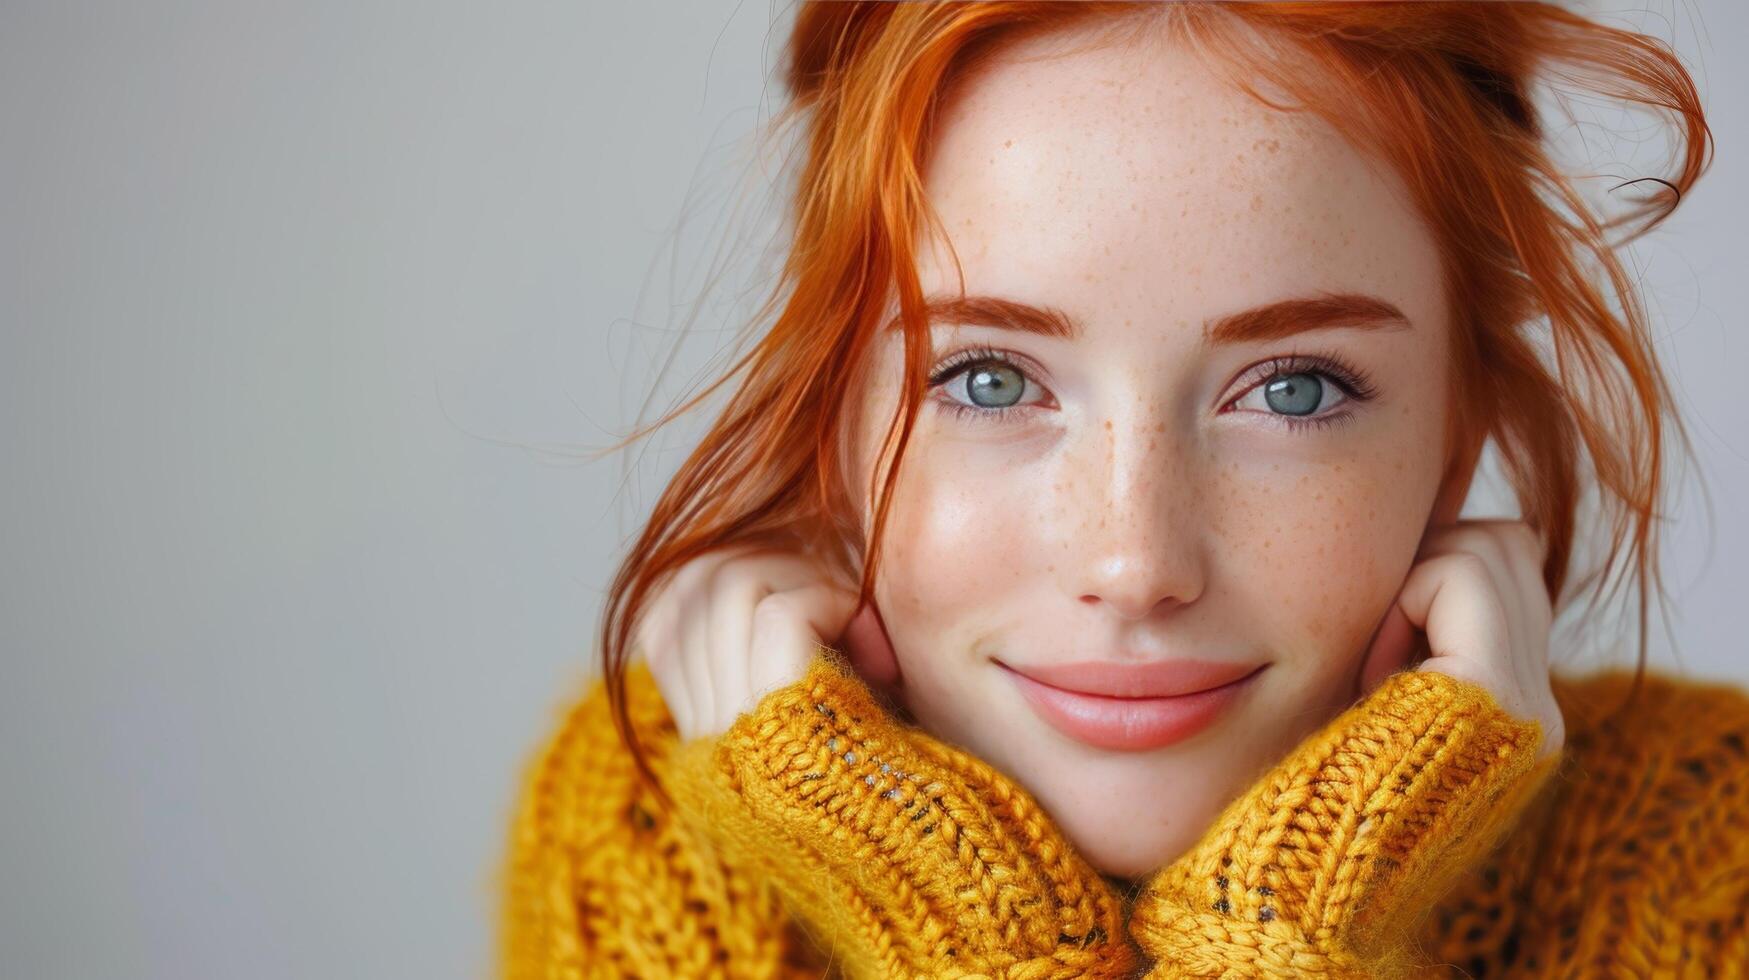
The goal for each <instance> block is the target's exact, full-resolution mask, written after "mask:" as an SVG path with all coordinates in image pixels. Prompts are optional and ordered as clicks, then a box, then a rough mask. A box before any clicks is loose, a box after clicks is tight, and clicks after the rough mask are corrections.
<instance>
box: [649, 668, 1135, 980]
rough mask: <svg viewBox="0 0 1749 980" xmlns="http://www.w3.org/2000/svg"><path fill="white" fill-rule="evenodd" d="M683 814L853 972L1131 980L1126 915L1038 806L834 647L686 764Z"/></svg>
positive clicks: (678, 760)
mask: <svg viewBox="0 0 1749 980" xmlns="http://www.w3.org/2000/svg"><path fill="white" fill-rule="evenodd" d="M669 776H670V781H671V783H672V791H673V793H674V796H675V799H676V802H677V803H679V804H680V812H681V814H682V819H683V820H684V821H685V822H687V823H688V824H689V825H691V826H693V827H694V828H695V829H696V830H697V832H698V833H699V835H700V836H701V837H702V838H705V839H708V840H709V841H710V842H711V843H712V844H713V845H714V846H716V847H717V848H718V849H720V851H721V853H722V854H723V856H724V858H725V859H726V860H727V861H728V862H730V863H732V864H734V865H735V866H737V867H740V868H743V869H746V870H748V871H750V872H753V873H756V874H757V875H758V876H759V877H762V878H767V879H769V880H771V881H773V882H775V883H776V884H777V886H778V888H779V890H780V891H782V892H783V894H784V897H785V899H786V900H787V902H788V904H789V907H790V908H792V909H795V910H797V911H798V912H799V913H801V914H802V915H804V916H805V918H806V920H807V921H808V922H809V924H810V925H812V926H813V927H814V928H816V929H818V930H819V931H820V932H821V933H823V935H824V937H827V938H829V940H830V943H831V945H832V947H833V949H834V950H835V951H836V953H837V955H838V958H839V959H840V960H841V961H842V963H843V967H844V969H845V972H846V973H848V974H849V975H850V976H853V977H962V976H996V975H1000V976H1003V977H1013V978H1016V980H1020V978H1027V980H1047V978H1065V980H1066V978H1071V977H1096V978H1097V977H1109V978H1122V977H1126V976H1129V975H1130V974H1132V973H1133V972H1134V970H1135V966H1136V959H1135V956H1134V953H1133V948H1132V946H1131V945H1130V943H1129V942H1128V941H1127V940H1126V939H1125V938H1124V935H1123V905H1122V902H1121V901H1120V900H1119V899H1118V898H1117V896H1116V895H1115V894H1113V893H1112V891H1111V890H1110V888H1109V887H1108V886H1107V885H1106V884H1105V881H1104V879H1102V878H1101V877H1100V876H1099V873H1098V872H1096V871H1095V870H1093V868H1092V867H1090V866H1089V865H1087V864H1086V863H1085V862H1084V861H1083V860H1082V859H1081V858H1080V857H1079V856H1078V855H1077V854H1076V853H1075V852H1074V851H1073V850H1072V849H1071V848H1070V847H1069V846H1068V843H1067V841H1066V840H1064V839H1063V838H1062V837H1061V835H1060V834H1059V832H1058V831H1057V829H1056V828H1055V827H1054V826H1053V825H1052V823H1051V822H1050V821H1049V820H1048V819H1047V818H1046V817H1045V814H1044V812H1043V811H1042V810H1041V809H1040V808H1039V806H1038V804H1037V803H1035V802H1034V801H1033V800H1032V799H1031V797H1029V796H1028V795H1027V794H1026V793H1024V792H1023V791H1021V790H1020V788H1019V787H1018V786H1017V785H1016V784H1015V783H1013V782H1012V781H1010V780H1007V779H1004V778H1002V777H1001V776H999V775H998V774H997V773H996V772H995V770H994V769H992V768H991V767H990V766H989V765H988V764H986V763H984V762H983V761H981V760H979V759H977V758H976V757H974V756H972V755H970V754H968V753H966V752H964V751H961V750H959V749H955V748H952V747H950V746H948V745H946V744H944V743H942V742H940V741H937V740H936V739H934V738H931V737H930V736H928V735H927V734H925V733H924V732H923V731H922V730H920V729H917V728H915V727H910V726H905V725H901V724H899V723H897V722H896V721H895V720H894V719H893V718H892V716H891V715H889V714H887V713H886V712H885V711H884V710H883V709H882V708H881V706H880V705H879V704H878V703H877V702H876V701H875V699H874V697H873V695H872V694H871V693H870V692H869V690H868V688H867V687H866V686H865V685H864V684H863V683H862V681H861V680H860V679H859V678H857V677H856V675H855V673H854V672H853V671H852V670H851V668H850V667H849V666H848V665H847V664H846V663H845V662H844V661H843V660H842V659H841V658H839V657H838V656H836V655H834V654H832V653H831V652H830V651H826V652H825V655H823V656H820V657H817V658H816V659H815V661H814V664H813V667H812V669H811V670H810V671H809V673H808V676H807V677H806V678H805V679H804V680H803V681H802V682H801V683H799V684H795V685H791V686H790V687H788V688H786V689H783V690H780V691H777V692H775V693H774V694H772V695H771V696H769V697H768V698H767V699H766V700H765V701H763V702H762V703H761V704H760V705H759V707H758V708H757V709H756V710H755V711H752V712H749V713H747V714H744V715H742V716H741V717H740V718H739V719H737V721H736V723H735V724H734V725H733V726H732V727H731V728H730V729H729V731H727V732H726V733H724V734H723V735H722V736H721V737H719V738H715V739H697V740H694V741H692V742H690V743H687V744H686V745H684V746H682V747H681V748H680V749H679V750H678V751H677V753H676V755H675V759H674V762H673V765H672V766H671V767H670V770H669Z"/></svg>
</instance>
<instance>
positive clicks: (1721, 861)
mask: <svg viewBox="0 0 1749 980" xmlns="http://www.w3.org/2000/svg"><path fill="white" fill-rule="evenodd" d="M1554 691H1555V696H1556V699H1557V701H1558V702H1559V703H1560V705H1561V710H1562V715H1563V718H1564V720H1565V723H1566V726H1567V750H1566V757H1565V758H1564V759H1563V762H1562V766H1561V769H1560V775H1559V782H1560V784H1561V787H1560V788H1561V795H1562V800H1561V803H1560V805H1559V806H1558V811H1559V812H1558V816H1557V818H1556V819H1557V821H1558V823H1559V825H1560V827H1561V828H1562V829H1561V830H1560V832H1559V835H1558V836H1559V837H1560V838H1562V839H1564V840H1566V841H1569V842H1571V843H1573V845H1574V846H1575V847H1582V849H1584V850H1586V851H1587V852H1589V856H1590V857H1593V858H1595V857H1597V856H1598V855H1599V854H1602V853H1607V854H1608V855H1609V857H1608V859H1607V861H1608V863H1609V864H1610V865H1611V866H1612V867H1613V868H1614V870H1615V872H1616V873H1618V874H1619V876H1621V877H1622V878H1623V879H1624V881H1625V880H1627V879H1631V878H1636V877H1637V878H1641V879H1645V884H1647V885H1648V886H1652V887H1655V886H1656V883H1657V879H1659V878H1661V877H1668V876H1674V877H1673V878H1670V881H1672V882H1680V883H1681V884H1680V886H1676V885H1672V886H1671V887H1672V888H1676V889H1677V890H1693V889H1696V888H1698V889H1701V890H1703V891H1704V890H1705V889H1706V888H1707V887H1708V884H1707V883H1708V881H1709V880H1714V879H1716V883H1717V884H1718V885H1719V886H1720V887H1725V886H1726V882H1727V881H1728V880H1735V881H1738V882H1741V881H1742V879H1743V877H1744V872H1745V870H1746V869H1749V689H1746V688H1745V687H1744V685H1742V684H1738V683H1733V682H1730V681H1726V680H1722V679H1711V678H1700V677H1688V676H1681V675H1676V674H1670V673H1663V672H1659V671H1652V670H1648V671H1647V672H1646V673H1645V674H1644V675H1643V676H1641V677H1640V679H1639V683H1638V685H1637V689H1636V685H1635V677H1634V671H1633V670H1632V669H1631V668H1610V669H1606V670H1602V671H1599V672H1595V673H1592V674H1589V675H1585V676H1580V677H1574V676H1566V675H1561V674H1557V675H1555V686H1554ZM1666 872H1667V873H1668V875H1666V874H1665V873H1666ZM1733 887H1734V886H1733Z"/></svg>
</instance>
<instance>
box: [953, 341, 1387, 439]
mask: <svg viewBox="0 0 1749 980" xmlns="http://www.w3.org/2000/svg"><path fill="white" fill-rule="evenodd" d="M976 364H1001V365H1003V366H1005V367H1009V368H1012V369H1014V370H1015V371H1016V372H1018V373H1019V374H1021V375H1022V376H1023V377H1025V378H1027V380H1028V381H1030V380H1031V379H1032V375H1031V374H1030V373H1029V372H1028V371H1027V369H1026V367H1025V366H1024V365H1022V364H1021V363H1019V362H1018V361H1016V360H1015V359H1014V358H1013V357H1010V356H1009V355H1007V354H1005V353H1003V352H1001V351H998V350H994V349H992V348H989V347H971V348H966V349H964V350H960V351H956V352H955V353H953V354H950V355H948V357H947V358H946V359H945V360H943V361H942V363H941V364H940V365H939V366H938V367H937V368H936V369H935V370H934V371H933V372H931V373H930V375H929V387H930V389H931V390H933V389H936V388H939V387H941V386H942V385H944V384H946V383H947V382H948V381H951V380H953V379H954V378H956V377H959V376H960V375H961V374H963V373H965V369H966V368H968V367H971V366H973V365H976ZM1245 374H1246V375H1250V376H1252V377H1254V378H1255V381H1254V382H1253V383H1252V384H1250V385H1247V386H1246V387H1245V389H1244V390H1243V391H1241V392H1240V393H1239V394H1238V395H1237V396H1235V397H1234V398H1233V399H1232V400H1231V401H1229V402H1228V403H1227V404H1229V405H1230V404H1232V402H1234V401H1238V400H1239V398H1243V397H1244V396H1245V395H1248V394H1250V393H1251V390H1252V389H1253V388H1255V387H1256V386H1257V385H1259V384H1262V383H1263V382H1265V381H1268V380H1269V379H1271V378H1274V377H1277V376H1278V375H1284V374H1316V375H1321V376H1323V377H1326V378H1329V379H1330V380H1331V381H1333V382H1335V384H1336V387H1337V388H1339V389H1341V391H1342V393H1343V394H1344V395H1346V396H1347V398H1348V399H1349V400H1350V401H1356V402H1365V401H1370V400H1372V398H1373V397H1374V396H1375V395H1377V394H1378V389H1377V388H1376V386H1374V385H1373V383H1372V379H1371V378H1370V377H1369V376H1368V375H1367V373H1366V372H1365V371H1362V370H1360V369H1359V368H1355V367H1352V366H1350V365H1349V364H1348V363H1347V362H1345V361H1343V360H1342V358H1340V357H1338V356H1337V355H1336V354H1335V353H1333V352H1328V351H1325V352H1313V353H1304V354H1301V353H1295V354H1283V355H1279V356H1276V357H1272V358H1270V359H1269V360H1267V361H1263V362H1261V363H1259V364H1257V365H1255V366H1254V367H1251V368H1248V369H1246V371H1245ZM943 407H945V408H947V409H949V410H951V411H952V412H953V413H954V416H955V417H956V418H967V419H972V420H974V421H978V422H988V423H991V424H997V423H1001V422H1005V421H1007V420H1008V418H1009V416H1010V415H1012V414H1013V413H1015V412H1017V411H1019V410H1020V408H1022V407H1031V406H1014V405H1009V406H1003V407H1000V408H978V407H977V406H974V405H967V404H964V403H963V402H959V401H955V400H952V399H949V400H948V401H947V402H946V403H945V404H944V405H943ZM1276 418H1279V419H1281V420H1282V422H1283V424H1285V425H1286V426H1287V427H1288V429H1289V430H1290V431H1295V432H1300V431H1305V430H1309V429H1314V428H1316V429H1325V428H1329V427H1330V426H1333V425H1339V424H1345V423H1347V422H1350V421H1353V418H1354V413H1353V412H1352V411H1336V412H1331V413H1329V414H1327V415H1318V416H1302V415H1282V414H1276Z"/></svg>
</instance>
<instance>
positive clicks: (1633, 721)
mask: <svg viewBox="0 0 1749 980" xmlns="http://www.w3.org/2000/svg"><path fill="white" fill-rule="evenodd" d="M1552 680H1553V689H1554V694H1555V699H1556V701H1557V702H1559V704H1560V706H1561V713H1562V717H1563V718H1564V720H1565V722H1566V726H1567V745H1568V748H1569V749H1570V750H1571V752H1572V754H1574V755H1575V756H1578V757H1581V758H1584V759H1586V760H1588V761H1590V762H1592V763H1600V762H1602V761H1603V758H1602V757H1604V756H1608V757H1611V758H1617V759H1624V757H1625V758H1631V759H1633V760H1635V761H1636V763H1637V764H1638V765H1639V766H1647V765H1651V766H1654V767H1655V768H1656V769H1657V771H1659V772H1662V771H1663V770H1664V768H1666V767H1664V766H1660V765H1658V764H1659V763H1664V762H1668V763H1669V765H1668V767H1667V768H1668V769H1669V770H1670V771H1671V772H1672V773H1674V772H1677V771H1681V772H1685V773H1687V774H1688V775H1690V776H1693V777H1694V778H1696V779H1698V780H1701V781H1710V780H1709V778H1708V777H1709V775H1710V774H1725V773H1742V772H1743V771H1744V770H1745V769H1746V768H1749V688H1746V687H1745V686H1744V685H1743V684H1740V683H1736V682H1732V681H1728V680H1724V679H1719V678H1704V677H1691V676H1683V675H1678V674H1672V673H1665V672H1661V671H1657V670H1648V671H1646V672H1645V673H1644V674H1643V675H1642V676H1641V677H1640V678H1639V682H1638V684H1637V685H1636V683H1635V675H1634V671H1633V670H1632V669H1630V668H1626V667H1611V668H1607V669H1604V670H1600V671H1596V672H1593V673H1590V674H1586V675H1583V676H1573V675H1568V674H1562V673H1556V674H1555V675H1553V678H1552Z"/></svg>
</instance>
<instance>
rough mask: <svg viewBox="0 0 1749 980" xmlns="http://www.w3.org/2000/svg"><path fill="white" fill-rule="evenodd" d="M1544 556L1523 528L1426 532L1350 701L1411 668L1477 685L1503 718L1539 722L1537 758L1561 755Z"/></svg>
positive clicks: (1471, 523)
mask: <svg viewBox="0 0 1749 980" xmlns="http://www.w3.org/2000/svg"><path fill="white" fill-rule="evenodd" d="M1546 554H1547V545H1546V543H1545V541H1544V539H1543V537H1542V535H1540V534H1539V533H1538V532H1537V531H1536V530H1534V529H1533V528H1531V527H1530V525H1528V524H1526V523H1525V522H1523V521H1515V520H1461V521H1458V522H1456V523H1454V524H1448V525H1437V526H1435V527H1433V528H1431V529H1430V530H1429V531H1428V534H1427V536H1426V537H1425V538H1424V539H1423V541H1422V545H1421V549H1420V551H1419V552H1418V553H1417V554H1416V564H1415V565H1414V567H1412V568H1411V569H1410V571H1409V574H1408V576H1407V578H1406V579H1405V581H1404V583H1403V587H1402V589H1401V591H1400V593H1399V594H1398V596H1397V599H1396V602H1395V603H1393V604H1392V606H1391V609H1390V611H1389V612H1387V613H1386V615H1385V618H1384V620H1383V622H1382V623H1381V625H1380V626H1379V629H1378V631H1377V633H1376V634H1375V636H1374V638H1373V641H1372V643H1371V644H1370V646H1369V648H1368V651H1367V654H1366V656H1365V657H1364V659H1363V661H1362V665H1361V670H1360V675H1359V677H1360V680H1359V689H1358V692H1357V693H1358V694H1359V695H1361V696H1364V695H1366V694H1368V693H1370V692H1371V691H1373V690H1374V689H1375V688H1377V687H1378V685H1379V684H1380V683H1381V682H1382V681H1383V680H1384V678H1385V677H1387V676H1389V675H1390V674H1392V673H1395V672H1396V671H1397V670H1399V669H1401V668H1403V667H1405V666H1407V665H1409V664H1411V663H1414V669H1416V670H1426V671H1435V672H1438V673H1443V674H1446V675H1449V676H1451V677H1455V678H1458V679H1460V680H1467V681H1470V682H1472V683H1475V684H1477V685H1480V686H1481V687H1483V688H1484V689H1486V690H1487V691H1488V692H1489V693H1490V694H1492V695H1493V696H1494V699H1495V701H1497V702H1498V703H1499V705H1500V707H1501V708H1503V709H1505V711H1506V712H1507V713H1508V714H1511V715H1513V716H1514V717H1516V718H1521V719H1529V720H1535V721H1538V722H1540V723H1541V724H1542V730H1543V739H1542V743H1541V746H1540V748H1539V750H1538V753H1537V758H1538V759H1539V760H1540V759H1544V758H1547V757H1549V756H1552V755H1555V754H1557V753H1559V752H1560V750H1561V748H1562V746H1563V744H1564V743H1565V739H1566V726H1565V724H1564V721H1563V719H1562V716H1561V709H1560V705H1559V704H1558V703H1556V701H1555V696H1554V692H1553V689H1552V686H1551V684H1550V680H1549V633H1550V630H1551V627H1552V624H1553V618H1554V617H1553V611H1552V608H1551V604H1550V602H1549V595H1548V590H1547V588H1546V587H1545V586H1544V584H1543V578H1542V565H1543V558H1544V556H1545V555H1546ZM1422 657H1425V659H1422ZM1417 661H1418V662H1417Z"/></svg>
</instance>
